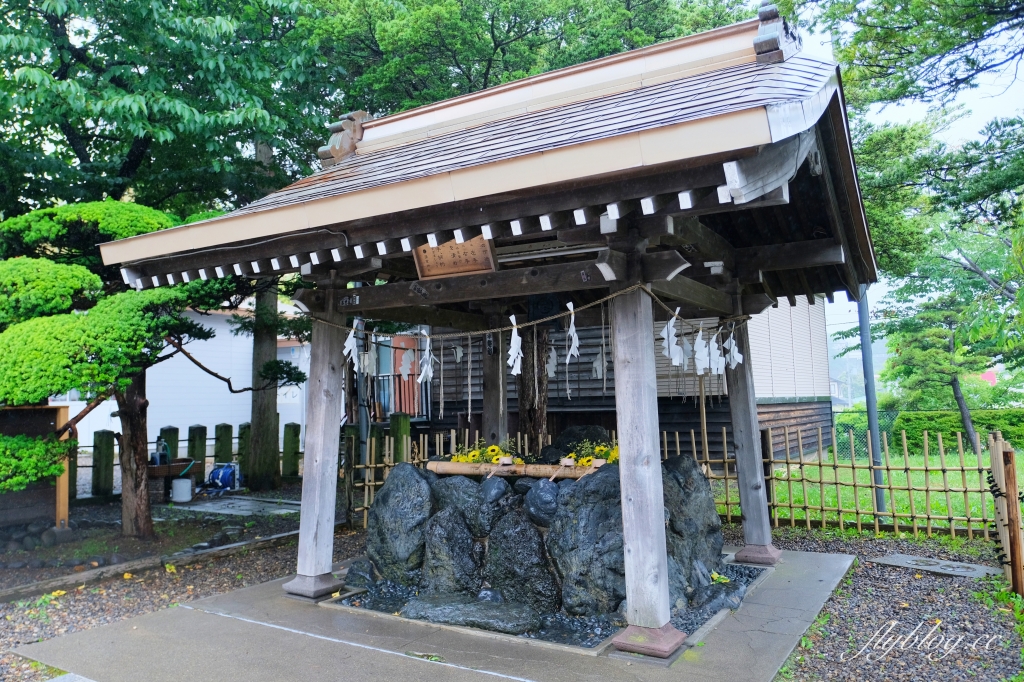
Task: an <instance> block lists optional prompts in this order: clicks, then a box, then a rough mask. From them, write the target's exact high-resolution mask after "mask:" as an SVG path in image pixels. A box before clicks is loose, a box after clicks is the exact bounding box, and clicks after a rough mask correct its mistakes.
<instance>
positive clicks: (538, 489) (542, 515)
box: [523, 478, 558, 528]
mask: <svg viewBox="0 0 1024 682" xmlns="http://www.w3.org/2000/svg"><path fill="white" fill-rule="evenodd" d="M523 508H524V509H525V510H526V515H527V516H529V517H530V520H531V521H533V522H534V523H536V524H537V525H538V526H544V527H545V528H547V527H548V526H550V525H551V520H552V519H554V517H555V509H557V508H558V484H557V483H555V482H554V481H549V480H548V479H546V478H542V479H540V480H539V481H537V482H536V483H534V484H533V486H532V487H531V488H530V490H529V492H527V493H526V497H525V499H524V500H523Z"/></svg>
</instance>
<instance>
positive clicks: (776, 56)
mask: <svg viewBox="0 0 1024 682" xmlns="http://www.w3.org/2000/svg"><path fill="white" fill-rule="evenodd" d="M757 18H758V19H760V20H761V25H760V26H759V27H758V29H757V37H756V38H754V52H755V53H756V54H757V63H758V64H776V63H778V62H784V61H786V60H787V59H789V58H790V57H792V56H793V55H795V54H796V53H797V52H799V51H800V49H801V48H802V47H803V40H802V39H801V38H800V34H799V33H798V32H797V30H796V29H795V28H794V27H792V26H790V25H789V22H788V21H786V19H785V17H783V16H781V15H780V14H779V8H778V6H777V5H775V4H773V3H772V2H771V0H761V7H760V9H758V11H757Z"/></svg>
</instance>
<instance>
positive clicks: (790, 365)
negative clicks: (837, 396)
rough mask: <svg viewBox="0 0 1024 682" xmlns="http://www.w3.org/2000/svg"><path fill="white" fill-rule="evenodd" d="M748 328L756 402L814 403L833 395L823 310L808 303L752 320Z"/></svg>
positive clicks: (774, 310)
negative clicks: (791, 400)
mask: <svg viewBox="0 0 1024 682" xmlns="http://www.w3.org/2000/svg"><path fill="white" fill-rule="evenodd" d="M747 324H748V329H749V332H750V354H751V356H752V357H751V363H752V369H753V373H754V391H755V393H756V395H757V397H758V398H810V397H822V396H828V395H829V380H828V348H827V341H828V339H827V338H826V330H825V306H824V301H823V300H822V299H817V300H816V301H815V304H814V305H810V304H809V303H808V302H807V299H806V298H804V297H798V298H797V299H796V306H795V307H791V306H790V305H789V302H788V301H787V300H786V299H780V300H779V305H778V307H777V308H767V309H766V310H764V311H763V312H761V313H758V314H757V315H754V316H753V317H752V318H751V319H750V322H748V323H747Z"/></svg>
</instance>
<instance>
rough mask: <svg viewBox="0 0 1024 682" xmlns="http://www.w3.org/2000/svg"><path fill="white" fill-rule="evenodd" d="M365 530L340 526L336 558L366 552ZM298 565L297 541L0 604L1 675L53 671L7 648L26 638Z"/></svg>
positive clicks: (25, 676)
mask: <svg viewBox="0 0 1024 682" xmlns="http://www.w3.org/2000/svg"><path fill="white" fill-rule="evenodd" d="M364 544H365V534H364V533H363V532H353V531H346V530H340V529H339V530H338V532H337V533H336V535H335V538H334V559H335V561H341V560H343V559H347V558H349V557H352V556H356V555H359V554H361V553H362V552H363V547H364ZM294 570H295V543H294V541H293V542H292V543H290V544H287V545H281V546H278V547H272V548H269V549H262V550H258V551H254V552H249V553H247V554H234V555H231V556H226V557H222V558H213V557H210V558H206V559H202V560H200V561H197V562H195V563H185V562H182V563H179V564H177V565H176V566H175V571H174V572H173V573H169V572H167V571H166V570H165V569H163V568H159V569H154V570H151V571H147V572H145V573H139V574H136V575H133V576H132V577H131V578H130V579H125V578H123V577H119V578H114V579H111V580H107V581H104V582H100V583H93V584H90V585H86V586H84V587H82V588H79V589H73V590H68V591H67V594H63V595H58V596H56V597H53V596H50V597H44V598H43V599H41V600H38V599H37V600H29V601H26V602H19V603H13V604H0V621H3V623H4V624H3V627H0V652H2V653H0V680H4V681H5V682H37V681H39V680H46V679H50V678H51V677H52V676H53V674H54V673H53V671H48V670H45V669H41V668H38V667H33V665H32V664H31V663H29V662H27V661H25V660H24V659H22V658H20V657H18V656H15V655H14V654H11V653H9V651H10V650H11V649H14V648H16V647H18V646H21V645H22V644H27V643H29V642H36V641H41V640H44V639H49V638H51V637H59V636H60V635H65V634H68V633H72V632H77V631H79V630H88V629H90V628H94V627H97V626H100V625H103V624H105V623H112V622H115V621H119V620H124V619H125V618H132V617H134V616H139V615H142V614H144V613H149V612H151V611H157V610H159V609H165V608H169V607H171V606H174V605H175V604H179V603H184V602H189V601H193V600H195V599H201V598H203V597H209V596H212V595H215V594H221V593H223V592H229V591H231V590H235V589H238V588H240V587H246V586H249V585H256V584H259V583H263V582H267V581H268V580H274V579H277V578H281V577H284V576H286V575H288V574H289V573H292V572H294Z"/></svg>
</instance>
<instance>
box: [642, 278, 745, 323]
mask: <svg viewBox="0 0 1024 682" xmlns="http://www.w3.org/2000/svg"><path fill="white" fill-rule="evenodd" d="M651 292H652V293H654V294H655V295H656V296H660V297H663V298H668V299H671V300H673V301H682V302H684V303H690V304H692V305H695V306H697V307H699V308H705V309H707V310H710V311H713V312H715V313H722V314H725V315H732V314H733V310H734V307H733V303H732V296H730V295H729V294H727V293H725V292H722V291H719V290H718V289H713V288H711V287H709V286H707V285H706V284H701V283H700V282H696V281H694V280H692V279H690V278H688V277H681V276H680V277H675V278H674V279H672V281H666V280H657V281H654V282H651Z"/></svg>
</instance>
